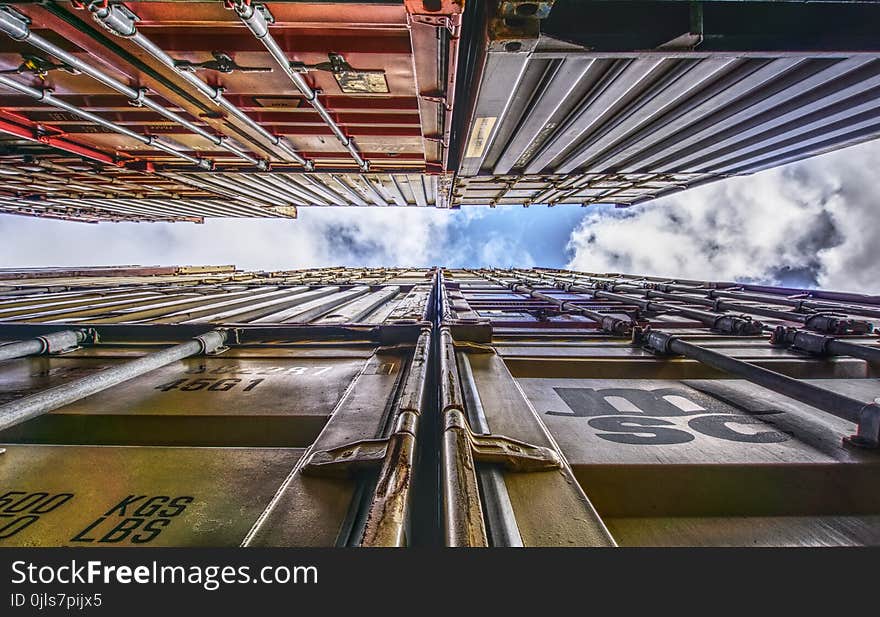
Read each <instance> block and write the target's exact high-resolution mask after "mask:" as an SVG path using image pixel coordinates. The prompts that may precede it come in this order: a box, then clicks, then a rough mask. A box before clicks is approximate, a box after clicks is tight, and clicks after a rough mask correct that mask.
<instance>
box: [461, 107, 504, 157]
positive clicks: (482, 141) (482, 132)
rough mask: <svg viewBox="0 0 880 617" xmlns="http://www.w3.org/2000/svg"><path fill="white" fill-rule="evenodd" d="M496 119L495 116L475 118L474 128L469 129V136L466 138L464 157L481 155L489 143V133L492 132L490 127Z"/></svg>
mask: <svg viewBox="0 0 880 617" xmlns="http://www.w3.org/2000/svg"><path fill="white" fill-rule="evenodd" d="M496 120H498V118H497V117H496V116H493V117H489V118H477V120H476V122H474V128H472V129H471V136H470V139H468V145H467V150H466V151H465V153H464V158H466V159H472V158H476V157H478V156H483V151H484V150H485V149H486V145H487V144H488V143H489V135H490V134H491V133H492V128H493V127H494V126H495V121H496Z"/></svg>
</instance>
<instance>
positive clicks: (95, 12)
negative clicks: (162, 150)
mask: <svg viewBox="0 0 880 617" xmlns="http://www.w3.org/2000/svg"><path fill="white" fill-rule="evenodd" d="M88 8H89V11H91V13H92V17H93V18H94V19H95V21H97V22H98V23H100V24H101V25H102V26H104V27H105V28H106V29H107V30H109V31H110V32H112V33H113V34H115V35H116V36H120V37H123V38H126V39H128V40H129V41H131V42H132V43H134V44H135V45H137V46H138V47H140V48H141V49H143V50H144V51H145V52H146V53H148V54H150V55H151V56H152V57H153V58H155V59H156V60H158V61H159V62H161V63H162V64H163V65H165V66H166V67H168V68H169V69H171V70H172V71H174V72H175V73H177V74H178V75H179V76H180V77H182V78H183V79H184V80H185V81H187V82H188V83H189V84H190V85H191V86H193V87H194V88H195V89H196V90H197V91H198V92H199V93H200V94H202V95H203V96H205V97H207V98H209V99H210V100H211V101H212V102H213V103H214V104H215V105H217V106H218V107H220V108H221V109H223V110H224V111H226V112H227V113H229V114H230V115H232V116H234V117H235V118H236V119H238V120H239V121H241V122H242V123H244V124H246V125H247V126H248V127H249V128H251V129H252V130H253V131H255V132H257V133H259V134H260V136H261V137H263V138H264V139H266V140H267V141H269V143H271V144H272V145H273V146H275V147H276V148H278V149H280V150H282V151H283V152H284V153H285V154H286V155H287V156H289V157H290V158H291V159H293V160H294V161H296V162H297V163H299V164H300V165H303V166H304V167H305V168H306V169H307V170H312V169H313V168H314V165H313V163H312V162H311V161H307V160H306V159H305V158H303V157H302V155H300V154H299V153H298V152H296V151H295V150H294V149H293V148H292V147H291V146H290V145H289V144H288V143H287V142H286V141H285V140H284V139H283V138H282V137H280V136H278V135H273V134H272V133H270V132H269V131H267V130H266V129H265V128H264V127H263V126H261V125H260V124H259V123H258V122H256V121H255V120H253V119H252V118H251V117H250V116H248V115H247V114H246V113H244V112H243V111H242V110H241V109H239V108H238V107H236V106H235V105H234V104H232V103H230V102H229V101H228V100H227V99H226V98H225V97H224V96H223V91H222V89H221V88H215V87H213V86H210V85H208V84H207V83H205V82H204V81H202V80H201V79H199V78H198V77H197V76H196V75H195V74H193V73H192V72H190V71H187V70H185V69H182V68H180V67H179V66H177V64H176V63H175V61H174V58H172V57H171V56H169V55H168V54H167V53H165V51H163V50H162V48H160V47H159V46H157V45H156V44H155V43H153V42H152V41H151V40H150V39H148V38H147V37H145V36H144V35H143V34H141V33H140V32H138V29H137V26H136V25H135V24H136V22H137V21H138V18H137V16H136V15H135V14H134V13H132V12H131V11H130V10H129V9H128V8H127V7H125V6H124V5H121V4H105V3H102V2H91V3H89V7H88Z"/></svg>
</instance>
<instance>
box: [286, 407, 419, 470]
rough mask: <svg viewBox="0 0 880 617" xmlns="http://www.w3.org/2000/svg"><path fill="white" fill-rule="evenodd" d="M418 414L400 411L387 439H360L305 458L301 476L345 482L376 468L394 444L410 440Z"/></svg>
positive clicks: (317, 451)
mask: <svg viewBox="0 0 880 617" xmlns="http://www.w3.org/2000/svg"><path fill="white" fill-rule="evenodd" d="M418 418H419V413H418V412H417V411H414V410H405V411H401V412H400V414H399V415H398V416H397V420H396V422H395V428H394V430H393V432H392V433H391V435H390V436H388V437H384V438H382V439H362V440H359V441H353V442H350V443H347V444H344V445H341V446H337V447H334V448H328V449H326V450H316V451H315V452H312V453H311V454H309V455H308V458H307V459H306V460H305V462H304V463H303V466H302V473H303V474H304V475H312V476H331V477H336V478H346V477H350V476H352V475H354V474H355V473H357V472H358V471H363V470H365V469H372V468H375V467H379V466H380V465H382V463H383V462H384V461H385V457H386V456H387V454H388V452H389V451H392V452H393V451H394V449H395V447H396V446H397V442H398V441H401V440H403V439H406V438H414V437H415V431H416V423H417V422H418Z"/></svg>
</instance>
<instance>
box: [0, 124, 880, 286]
mask: <svg viewBox="0 0 880 617" xmlns="http://www.w3.org/2000/svg"><path fill="white" fill-rule="evenodd" d="M878 180H880V141H875V142H869V143H866V144H862V145H858V146H853V147H850V148H847V149H844V150H840V151H838V152H834V153H830V154H826V155H822V156H819V157H815V158H812V159H809V160H806V161H802V162H799V163H794V164H791V165H787V166H784V167H779V168H776V169H772V170H768V171H764V172H760V173H757V174H754V175H751V176H745V177H740V178H731V179H727V180H722V181H719V182H715V183H712V184H709V185H705V186H702V187H699V188H696V189H692V190H689V191H684V192H680V193H677V194H675V195H672V196H669V197H665V198H662V199H657V200H654V201H651V202H646V203H644V204H641V205H639V206H635V207H632V208H614V207H611V206H590V207H586V208H582V207H577V206H557V207H553V208H548V207H546V206H532V207H530V208H522V207H519V206H504V207H502V206H499V207H497V208H494V209H490V208H488V207H477V206H463V207H462V208H461V209H460V210H436V209H433V208H397V207H391V208H379V207H376V208H300V209H299V218H298V219H296V220H288V219H208V220H207V221H206V222H205V223H204V224H202V225H195V224H192V223H101V224H97V225H91V224H85V223H73V222H66V221H53V220H46V219H35V218H27V217H20V216H13V215H0V267H16V266H30V267H36V266H73V265H118V264H140V265H205V264H234V265H236V266H238V267H239V268H241V269H249V270H254V269H255V270H272V269H294V268H309V267H320V266H334V265H337V266H338V265H344V266H413V267H417V266H433V265H444V266H448V267H484V266H495V267H509V266H518V267H531V266H543V267H555V268H562V267H567V268H573V269H580V270H585V271H591V272H627V273H637V274H646V275H657V276H669V277H679V278H699V279H710V280H736V281H741V282H760V283H764V284H782V285H789V286H798V287H823V288H826V289H838V290H847V291H860V292H865V293H880V267H878V262H880V191H878V190H877V188H876V187H877V182H878Z"/></svg>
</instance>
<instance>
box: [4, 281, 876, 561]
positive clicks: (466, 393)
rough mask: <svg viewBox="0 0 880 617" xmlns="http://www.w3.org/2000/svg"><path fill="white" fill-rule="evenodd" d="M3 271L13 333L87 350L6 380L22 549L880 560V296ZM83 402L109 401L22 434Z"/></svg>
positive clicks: (10, 534)
mask: <svg viewBox="0 0 880 617" xmlns="http://www.w3.org/2000/svg"><path fill="white" fill-rule="evenodd" d="M0 277H2V279H3V280H2V281H0V285H2V287H0V339H2V340H4V341H16V340H22V341H35V340H36V341H39V340H40V338H39V337H44V339H45V340H48V341H53V340H55V338H57V337H54V334H53V333H62V334H61V335H59V336H60V337H61V338H64V340H65V341H67V342H68V343H70V344H66V345H64V346H62V348H57V347H52V346H51V345H44V344H39V345H37V344H26V345H19V346H15V347H14V348H13V350H18V351H16V353H14V354H9V356H10V357H9V358H8V359H6V360H4V361H2V362H0V416H3V417H0V421H7V424H9V425H10V426H9V428H7V429H6V430H5V431H3V432H0V442H2V444H3V445H2V446H0V448H5V449H6V452H5V453H2V454H0V482H2V489H3V491H12V492H11V493H9V494H7V495H2V494H0V514H3V515H4V518H3V519H2V520H3V521H4V526H0V544H3V545H18V544H23V543H24V544H27V543H37V544H47V545H54V544H65V545H66V544H71V543H78V542H79V540H74V538H75V537H76V536H77V535H78V534H80V532H83V534H82V537H84V538H89V539H90V540H89V542H96V543H99V544H109V545H119V546H123V545H125V546H128V545H137V544H144V545H151V544H156V545H163V546H164V545H180V546H183V545H196V544H197V545H230V544H232V545H239V544H241V545H247V546H425V545H438V544H444V545H449V546H615V545H623V546H630V545H632V546H655V545H656V546H681V545H684V546H694V545H699V546H703V545H705V546H721V545H724V546H727V545H733V546H753V545H760V546H764V545H766V546H779V545H786V546H787V545H805V546H841V545H875V544H877V543H878V541H880V527H878V521H880V500H878V498H877V496H876V491H875V490H874V489H873V487H874V486H876V484H877V481H878V480H880V454H878V452H880V447H878V446H880V413H878V407H877V404H876V403H875V402H874V400H875V398H877V397H880V385H878V383H880V382H878V370H880V369H878V365H877V362H876V355H877V351H878V350H880V344H878V341H877V334H876V332H875V331H874V320H875V318H876V313H877V311H878V310H880V301H878V299H877V298H876V297H875V296H868V295H861V294H855V293H843V292H832V291H827V290H795V289H789V288H775V287H769V286H757V285H738V284H736V283H733V282H723V281H694V280H676V279H672V278H669V279H667V278H662V277H642V276H637V275H628V274H620V273H591V272H572V271H564V270H552V269H507V270H499V269H491V270H488V269H487V270H456V269H440V268H434V269H405V268H384V269H383V268H378V269H369V268H360V269H347V268H322V269H314V270H291V271H280V272H243V271H239V270H237V269H235V268H234V267H231V266H216V267H211V266H204V267H201V268H190V267H141V266H125V267H120V268H106V269H104V268H96V267H91V268H82V269H76V268H71V269H54V270H52V269H47V270H45V271H42V270H38V269H36V270H35V269H27V268H23V269H18V270H7V271H4V272H2V273H0ZM706 299H710V300H711V302H709V303H708V304H707V303H706V302H705V301H706ZM72 332H81V333H82V335H81V336H72V334H71V333H72ZM211 332H215V333H216V332H222V333H224V334H223V340H224V342H223V344H222V346H221V347H217V348H214V347H210V348H209V347H207V346H206V347H205V349H204V350H203V351H202V352H198V350H196V353H194V354H190V355H188V356H187V357H184V358H181V359H178V360H175V361H173V362H171V363H162V364H159V365H156V366H154V367H152V370H149V371H147V372H145V373H132V374H131V375H130V376H128V378H127V379H126V380H125V381H122V382H118V383H117V382H114V383H115V385H112V386H110V387H109V388H103V389H101V388H97V389H95V388H96V387H97V386H96V385H95V384H92V382H93V381H94V382H96V383H98V382H101V379H102V375H105V374H106V372H107V371H111V372H112V371H118V370H119V367H122V366H126V365H127V364H128V363H131V362H136V361H138V359H142V358H148V357H154V356H155V355H156V353H157V352H161V351H162V350H168V349H175V348H179V347H180V345H181V344H184V345H187V341H192V340H198V339H197V337H200V336H202V337H204V336H205V335H206V333H211ZM53 337H54V338H53ZM65 337H66V338H65ZM59 340H60V339H59ZM73 341H76V343H75V344H76V346H75V347H73V348H71V346H70V345H71V344H73ZM3 348H4V347H3V346H0V350H2V349H3ZM24 352H27V353H29V354H30V355H24V356H22V355H21V354H22V353H24ZM719 358H720V359H722V360H723V361H719V360H718V359H719ZM105 381H106V380H105ZM74 386H75V387H76V388H77V391H79V390H81V389H83V388H84V389H85V390H84V391H88V392H93V394H91V396H87V397H85V398H82V397H80V398H78V399H76V398H75V399H72V402H71V403H70V404H67V405H66V406H61V407H58V408H46V409H44V410H41V413H40V414H38V415H36V416H35V417H34V418H33V419H30V420H28V421H25V422H17V421H9V418H6V416H7V415H10V414H12V413H14V411H7V410H13V408H14V407H15V405H16V402H17V401H28V400H32V399H33V398H34V397H35V396H37V395H39V394H40V393H42V392H46V391H48V390H50V389H51V391H55V392H58V393H60V394H59V396H61V398H62V399H64V396H68V395H67V394H65V393H66V392H67V390H69V389H72V388H74ZM64 400H67V399H64ZM10 417H12V416H10ZM13 420H14V418H13ZM157 457H158V458H160V459H161V461H162V463H161V464H157V463H155V462H153V461H154V460H155V459H156V458H157ZM81 465H87V466H89V468H90V469H91V473H90V474H85V475H83V474H80V472H79V471H77V470H78V469H80V467H79V466H81ZM218 466H222V468H223V472H222V473H215V471H214V470H216V469H218ZM242 478H245V479H246V481H247V483H248V489H247V490H248V491H249V492H245V493H242V492H241V491H240V490H239V489H238V488H236V487H238V486H239V485H238V484H236V483H237V482H243V481H244V480H242ZM41 479H42V480H45V482H44V484H45V485H40V482H39V480H41ZM101 488H107V489H108V490H109V489H112V490H109V492H107V494H106V500H109V501H113V502H114V503H116V502H118V501H120V500H122V499H123V498H126V495H133V496H135V497H137V496H141V495H143V496H144V503H146V501H147V497H150V498H151V499H153V498H155V499H153V501H151V502H150V504H151V505H149V506H144V508H145V509H144V510H143V511H141V513H140V514H137V513H135V514H132V513H130V512H127V511H126V512H122V513H121V515H122V516H123V518H122V519H120V520H116V518H114V516H117V514H119V513H117V512H116V509H111V506H113V504H111V503H109V501H108V504H107V505H106V507H105V505H104V503H103V501H101V502H100V503H101V505H100V507H97V506H92V505H88V506H87V505H86V504H85V503H84V502H85V500H83V499H79V496H80V495H89V496H94V495H96V494H97V492H96V491H98V490H99V489H101ZM50 489H51V490H50ZM114 491H115V492H114ZM116 492H118V493H120V495H121V496H120V497H119V498H118V499H117V497H116ZM111 493H112V495H111ZM123 493H124V494H123ZM68 494H70V495H75V496H76V498H74V497H67V495H68ZM102 495H103V493H102ZM178 496H183V497H187V498H189V497H192V498H193V501H191V502H190V501H187V502H186V503H185V504H184V503H183V502H180V503H179V504H178V505H186V508H181V509H180V511H181V513H180V517H179V518H176V517H177V515H176V514H175V515H174V516H172V515H170V514H168V513H169V512H171V509H174V508H173V507H172V501H171V500H172V499H174V498H176V497H178ZM7 497H8V499H7ZM245 497H247V504H244V503H243V502H242V501H241V499H244V498H245ZM74 499H75V501H74ZM90 499H92V500H93V501H94V499H97V498H94V499H93V498H92V497H90ZM101 499H103V497H101ZM10 500H11V501H10ZM89 503H91V502H89ZM94 503H98V502H97V501H95V502H94ZM132 505H133V506H134V510H138V511H140V510H139V509H140V508H141V505H142V504H140V502H138V503H137V504H135V503H134V502H132ZM153 506H162V507H161V508H154V507H153ZM2 508H5V509H6V510H8V512H6V510H3V509H2ZM10 508H11V509H10ZM95 508H97V510H103V511H105V512H110V514H106V515H102V513H101V512H98V511H97V510H95ZM169 508H170V509H169ZM43 510H45V512H44V511H43ZM92 510H95V511H94V512H93V511H92ZM160 510H162V511H165V510H167V512H166V514H168V516H159V518H160V519H168V521H162V522H155V521H153V518H155V516H158V515H156V514H155V513H156V512H159V511H160ZM233 511H235V512H238V514H237V515H232V514H231V512H233ZM150 513H152V514H150ZM7 514H9V516H6V515H7ZM111 515H112V516H111ZM101 516H107V517H108V518H107V519H102V520H101V521H99V522H96V521H98V519H99V518H100V517H101ZM50 517H53V518H52V520H53V521H55V523H53V525H54V526H53V527H52V530H53V531H52V532H51V533H49V532H41V531H40V530H41V529H44V528H45V525H44V524H43V523H47V524H48V522H49V520H50ZM7 519H9V521H8V522H6V521H7ZM86 519H88V520H86ZM111 519H112V520H111ZM129 519H131V520H129ZM140 519H143V521H141V522H137V521H138V520H140ZM148 519H149V520H148ZM29 521H30V522H29ZM169 521H170V522H169ZM206 521H221V522H222V525H220V523H218V526H212V525H209V524H208V523H207V522H206ZM93 522H95V527H94V528H92V527H89V525H90V524H91V523H93ZM136 523H137V524H136ZM107 526H109V527H107ZM104 527H107V529H105V528H104ZM129 527H130V529H129ZM74 528H76V529H74ZM93 530H97V531H95V532H94V533H92V531H93ZM105 540H106V541H105ZM84 542H85V541H84Z"/></svg>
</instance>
